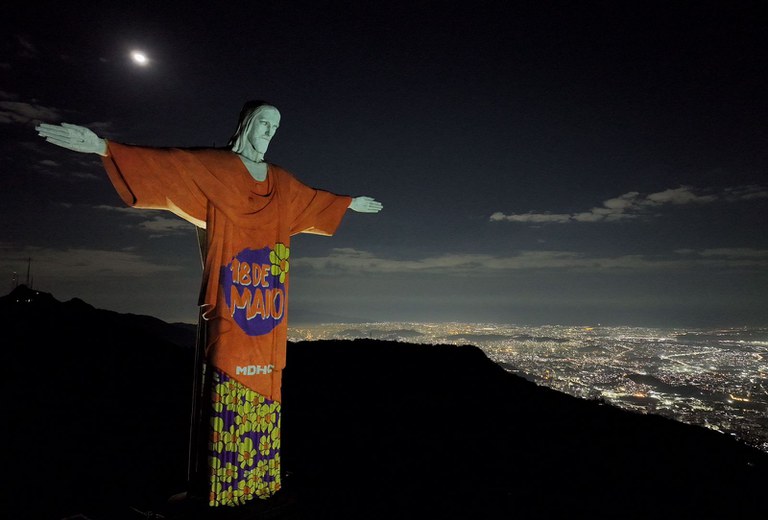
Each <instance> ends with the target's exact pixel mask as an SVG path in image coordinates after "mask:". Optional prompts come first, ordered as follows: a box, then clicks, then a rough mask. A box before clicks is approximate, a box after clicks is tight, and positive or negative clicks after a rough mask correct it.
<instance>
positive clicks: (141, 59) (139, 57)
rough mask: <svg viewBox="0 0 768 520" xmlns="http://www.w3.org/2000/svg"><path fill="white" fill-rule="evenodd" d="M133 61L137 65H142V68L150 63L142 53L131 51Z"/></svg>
mask: <svg viewBox="0 0 768 520" xmlns="http://www.w3.org/2000/svg"><path fill="white" fill-rule="evenodd" d="M131 59H132V60H133V62H134V63H135V64H137V65H141V66H142V67H143V66H145V65H146V64H148V63H149V58H147V55H146V54H144V53H143V52H141V51H131Z"/></svg>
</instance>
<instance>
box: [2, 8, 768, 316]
mask: <svg viewBox="0 0 768 520" xmlns="http://www.w3.org/2000/svg"><path fill="white" fill-rule="evenodd" d="M48 3H50V4H52V5H54V6H56V7H47V6H46V2H43V3H42V4H41V3H38V2H25V3H21V2H14V6H13V7H11V8H10V12H9V11H8V8H6V11H5V12H4V19H3V20H2V21H1V22H0V24H2V29H3V47H2V51H1V52H2V55H0V71H1V72H2V75H1V76H0V77H2V83H0V131H1V132H2V140H1V141H0V158H1V160H2V163H1V165H2V166H1V169H0V216H1V217H2V222H3V226H2V232H1V233H0V272H2V276H3V277H4V279H5V280H6V282H5V284H6V287H7V289H8V290H10V289H11V288H12V286H13V283H14V282H13V277H14V272H15V273H17V277H18V279H19V281H20V282H24V281H26V272H27V258H29V257H31V258H32V276H33V283H34V286H35V288H38V289H40V290H43V291H46V292H52V293H53V294H54V296H55V297H56V298H58V299H60V300H66V299H69V298H72V297H79V298H82V299H84V300H86V301H87V302H89V303H91V304H93V305H95V306H96V307H101V308H106V309H112V310H116V311H119V312H132V313H139V314H150V315H153V316H157V317H159V318H162V319H164V320H167V321H187V322H194V321H195V320H196V318H197V308H196V301H197V295H198V290H199V278H200V274H201V266H200V259H199V254H198V251H197V247H198V246H197V240H196V236H195V231H194V228H193V227H192V225H191V224H189V223H187V222H185V221H183V220H181V219H179V218H177V217H175V216H174V215H172V214H170V213H164V212H154V211H142V210H134V209H130V208H127V207H125V206H124V205H123V203H122V202H121V201H120V199H119V198H118V196H117V194H116V192H115V191H114V189H113V188H112V185H111V184H110V182H109V181H108V179H107V176H106V174H105V173H104V171H103V168H102V166H101V161H100V160H99V157H98V156H96V155H83V154H78V153H75V152H71V151H68V150H64V149H61V148H58V147H56V146H53V145H50V144H48V143H45V142H44V141H43V140H42V139H41V138H39V137H38V136H37V135H36V132H35V131H34V126H35V125H36V124H37V123H39V122H48V123H58V122H62V121H64V122H69V123H75V124H80V125H84V126H87V127H89V128H90V129H92V130H94V131H95V132H96V133H97V134H99V135H100V136H102V137H105V138H108V139H112V140H115V141H119V142H124V143H133V144H144V145H152V146H179V147H184V146H223V145H225V144H226V142H227V140H228V139H229V137H230V135H231V134H232V133H233V131H234V130H235V127H236V124H237V116H238V113H239V111H240V108H241V106H242V104H243V103H244V102H245V101H246V100H248V99H254V98H255V99H264V100H267V101H269V102H270V103H272V104H274V105H275V106H277V107H278V108H279V109H280V111H281V113H282V121H281V126H280V129H279V131H278V132H277V134H276V136H275V138H274V139H273V140H272V144H271V145H270V148H269V151H268V152H267V155H266V159H267V160H268V161H269V162H272V163H276V164H279V165H281V166H282V167H284V168H286V169H287V170H289V171H291V172H292V173H294V174H295V175H296V176H297V177H298V178H299V179H301V180H302V181H303V182H304V183H305V184H308V185H311V186H314V187H317V188H323V189H326V190H329V191H333V192H335V193H339V194H349V195H370V196H373V197H375V198H376V199H377V200H379V201H381V202H382V203H383V204H384V210H383V211H382V212H381V213H379V214H376V215H370V214H361V213H354V212H351V211H350V212H348V213H347V215H346V217H345V220H344V221H343V223H342V225H341V226H340V228H339V230H338V231H337V234H336V235H335V236H334V237H330V238H329V237H320V236H314V235H298V236H296V237H294V239H293V241H292V248H291V274H292V281H291V295H290V298H291V319H292V320H298V321H301V320H305V319H321V320H338V321H341V320H348V319H363V320H368V321H389V320H398V321H414V322H416V321H479V322H504V323H515V324H564V325H565V324H584V325H595V324H604V325H609V324H610V325H652V326H687V327H694V326H743V325H768V315H767V313H766V309H768V230H767V228H766V224H765V222H766V217H768V29H767V28H768V3H766V2H764V1H760V2H750V1H738V2H732V1H722V2H707V1H696V2H675V1H671V0H667V1H663V2H653V1H641V2H626V1H620V2H615V1H605V2H591V1H580V2H544V1H542V2H512V1H509V0H507V1H500V2H495V1H477V2H452V1H450V2H448V1H446V2H431V1H413V2H404V1H389V2H359V1H358V2H353V1H349V2H341V1H339V2H323V1H317V0H315V1H312V2H291V1H250V2H237V1H229V2H207V4H209V5H211V6H213V7H206V8H192V7H189V5H188V4H192V3H185V2H173V1H164V2H130V3H126V4H125V5H124V6H122V7H120V3H119V2H114V1H109V2H98V1H95V2H90V3H88V4H83V6H82V7H79V5H80V4H77V5H78V7H75V3H68V2H57V3H51V2H48ZM22 4H23V5H22ZM24 5H28V6H29V7H24ZM193 5H194V4H193ZM134 50H141V51H142V52H145V53H146V55H147V56H148V58H149V62H148V63H147V64H146V65H144V66H142V65H140V64H137V63H135V62H133V61H132V60H131V55H130V54H131V52H132V51H134ZM0 289H2V287H0ZM1 292H2V293H3V294H5V293H6V292H7V291H6V290H5V289H3V290H2V291H1Z"/></svg>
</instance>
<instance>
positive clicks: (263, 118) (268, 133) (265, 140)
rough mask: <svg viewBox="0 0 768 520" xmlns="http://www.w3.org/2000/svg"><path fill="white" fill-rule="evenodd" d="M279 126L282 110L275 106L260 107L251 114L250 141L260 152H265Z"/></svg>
mask: <svg viewBox="0 0 768 520" xmlns="http://www.w3.org/2000/svg"><path fill="white" fill-rule="evenodd" d="M279 126H280V112H279V111H278V110H277V109H276V108H275V107H273V106H269V105H264V106H261V107H259V108H258V109H256V111H255V112H254V113H253V115H252V116H251V121H250V123H249V125H248V137H247V139H248V142H249V143H250V144H251V146H253V148H254V149H255V150H256V151H257V152H258V153H260V154H262V155H263V154H265V153H266V152H267V148H268V147H269V142H270V141H271V140H272V137H274V135H275V132H276V131H277V128H278V127H279Z"/></svg>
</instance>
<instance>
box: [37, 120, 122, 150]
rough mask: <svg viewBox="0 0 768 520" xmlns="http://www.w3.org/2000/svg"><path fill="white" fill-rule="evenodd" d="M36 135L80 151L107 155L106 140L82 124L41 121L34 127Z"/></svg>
mask: <svg viewBox="0 0 768 520" xmlns="http://www.w3.org/2000/svg"><path fill="white" fill-rule="evenodd" d="M35 130H37V135H39V136H40V137H45V140H46V141H48V142H49V143H53V144H55V145H57V146H61V147H63V148H67V149H69V150H74V151H75V152H82V153H97V154H99V155H103V156H106V155H107V142H106V141H105V140H104V139H102V138H100V137H99V136H98V135H96V134H94V133H93V132H92V131H90V130H88V129H87V128H85V127H84V126H78V125H72V124H70V123H61V124H60V125H49V124H47V123H42V124H40V125H38V126H36V127H35Z"/></svg>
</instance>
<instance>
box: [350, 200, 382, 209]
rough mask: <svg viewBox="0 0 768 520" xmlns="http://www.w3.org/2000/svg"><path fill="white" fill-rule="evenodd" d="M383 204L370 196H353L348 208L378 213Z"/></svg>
mask: <svg viewBox="0 0 768 520" xmlns="http://www.w3.org/2000/svg"><path fill="white" fill-rule="evenodd" d="M383 207H384V206H383V205H382V204H381V202H379V201H377V200H374V199H373V198H371V197H355V198H354V199H352V202H350V203H349V209H351V210H352V211H358V212H360V213H378V212H379V211H381V209H382V208H383Z"/></svg>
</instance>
